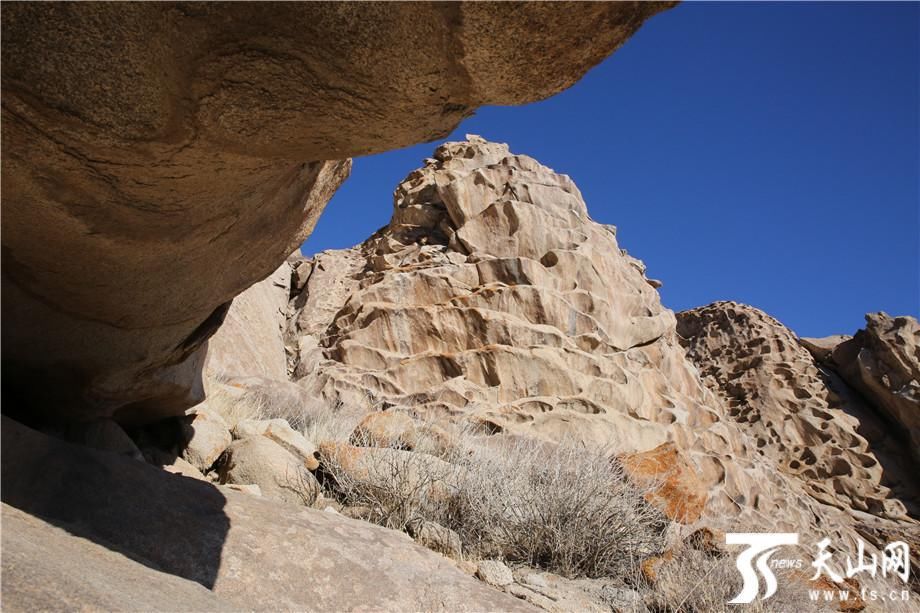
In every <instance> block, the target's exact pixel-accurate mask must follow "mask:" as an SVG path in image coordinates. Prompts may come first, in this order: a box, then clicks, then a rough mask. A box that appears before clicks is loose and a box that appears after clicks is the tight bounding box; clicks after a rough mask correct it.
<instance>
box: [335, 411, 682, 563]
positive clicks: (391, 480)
mask: <svg viewBox="0 0 920 613" xmlns="http://www.w3.org/2000/svg"><path fill="white" fill-rule="evenodd" d="M423 430H424V429H423ZM453 438H454V444H453V446H452V450H451V452H450V453H449V454H447V456H445V459H447V460H448V461H447V462H445V461H441V460H439V459H438V458H434V457H432V456H429V455H427V454H420V453H413V452H408V451H397V450H390V449H388V450H378V451H385V452H386V453H376V452H373V451H371V450H370V449H364V450H362V452H361V457H362V458H364V459H365V461H362V462H361V463H360V466H357V465H356V463H355V462H351V463H350V465H348V466H346V464H347V462H345V461H342V460H341V459H338V460H337V459H336V458H334V457H329V458H324V470H325V471H327V472H328V476H329V479H328V481H327V483H328V484H331V487H332V488H333V489H334V490H335V492H334V493H335V494H336V495H337V496H338V497H339V499H340V500H341V501H342V502H343V504H345V505H346V506H349V507H353V508H361V509H362V510H363V513H364V515H363V516H364V517H365V518H366V519H369V520H370V521H374V522H376V523H379V524H382V525H385V526H388V527H391V528H397V529H406V527H407V526H408V525H409V524H410V523H411V522H414V521H433V522H436V523H438V524H440V525H442V526H445V527H447V528H449V529H451V530H453V531H455V532H456V533H457V534H458V535H459V537H460V539H461V542H462V546H463V550H464V552H465V554H466V555H468V556H473V557H483V558H485V557H488V558H501V559H504V560H506V561H508V562H511V563H522V564H527V565H530V566H535V567H540V568H545V569H547V570H550V571H552V572H556V573H558V574H561V575H564V576H568V577H573V576H587V577H600V576H617V575H623V574H624V573H627V572H629V570H630V568H632V567H634V566H636V565H638V560H639V559H640V558H641V557H643V556H645V555H649V554H651V553H654V552H657V551H660V549H661V548H662V546H663V540H664V538H663V533H664V530H665V528H666V527H667V523H668V522H667V521H666V519H665V518H664V517H663V516H662V515H661V514H660V513H659V512H658V511H657V510H656V509H654V508H653V507H652V506H650V505H649V504H648V503H647V502H646V501H645V499H644V498H643V494H644V492H643V491H641V490H639V489H637V488H636V487H635V486H633V485H632V484H630V483H629V481H628V480H627V478H626V476H625V474H624V473H623V470H622V468H620V467H619V465H618V464H616V463H615V462H613V461H611V459H610V458H609V456H608V455H607V454H606V453H604V452H603V450H601V449H592V448H587V447H584V446H578V445H574V444H561V445H555V444H550V443H544V442H539V441H534V440H530V439H523V438H510V437H508V438H505V437H480V436H474V435H472V434H470V433H469V431H466V432H454V433H453Z"/></svg>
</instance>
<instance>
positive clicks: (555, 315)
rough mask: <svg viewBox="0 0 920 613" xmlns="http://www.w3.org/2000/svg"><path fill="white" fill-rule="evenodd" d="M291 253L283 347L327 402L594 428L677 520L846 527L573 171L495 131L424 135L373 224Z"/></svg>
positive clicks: (571, 433) (508, 431) (896, 512)
mask: <svg viewBox="0 0 920 613" xmlns="http://www.w3.org/2000/svg"><path fill="white" fill-rule="evenodd" d="M309 265H310V266H311V267H312V268H311V269H310V270H311V273H310V274H309V275H308V276H307V277H306V281H305V283H304V284H303V287H302V289H300V290H299V292H298V293H297V295H295V297H294V301H293V310H292V313H291V321H290V324H289V328H288V343H289V352H290V353H291V355H292V356H293V358H294V359H293V361H292V365H291V366H292V370H293V373H294V378H295V380H296V381H297V384H298V385H299V386H301V387H302V388H304V389H306V390H307V391H308V392H310V394H312V395H313V396H315V397H323V398H325V402H326V404H327V406H336V405H338V404H342V405H344V406H348V407H364V408H365V410H367V411H371V410H379V409H381V408H383V409H391V410H392V409H406V410H411V411H413V412H415V413H416V414H418V415H422V416H426V417H427V418H429V419H437V418H448V419H454V420H462V421H466V422H469V423H473V424H477V425H478V427H479V428H480V429H481V430H482V431H483V432H488V433H493V434H501V435H505V436H527V437H536V438H542V439H545V440H548V441H559V440H563V439H574V440H576V441H583V442H586V443H599V444H602V445H606V446H607V448H608V449H609V450H610V452H611V454H616V455H620V456H621V457H623V458H624V459H626V460H627V461H626V462H625V464H626V467H627V469H629V468H634V469H635V471H634V472H635V473H636V474H635V477H637V478H639V480H640V481H650V482H653V481H655V480H656V479H658V480H663V485H662V487H660V488H657V489H656V491H655V493H654V494H653V495H652V497H651V499H652V500H654V501H655V502H656V503H657V504H659V506H660V507H661V508H662V509H663V510H664V511H665V512H666V513H667V514H668V515H669V517H671V519H674V520H676V521H679V522H682V523H687V524H694V523H697V522H702V523H704V524H706V525H714V526H717V527H724V528H726V529H732V527H733V526H748V527H750V526H764V523H765V520H764V518H769V522H770V524H771V528H772V529H774V530H776V531H784V530H794V531H800V532H804V533H807V532H809V531H810V530H815V531H816V532H820V533H821V534H822V536H823V535H824V534H825V533H826V532H827V531H828V529H827V528H826V526H833V531H834V532H833V533H834V534H839V535H846V536H848V537H855V535H856V534H857V533H856V532H855V529H854V519H853V517H852V516H851V515H850V510H849V508H846V509H845V508H843V507H844V506H845V505H844V504H841V503H838V502H837V498H836V496H837V493H836V492H834V491H833V490H831V492H830V493H829V494H828V495H827V496H825V497H824V498H823V499H820V500H819V499H818V498H816V497H814V496H812V495H810V494H811V493H813V492H809V491H808V490H807V487H806V483H805V482H804V481H802V480H800V479H798V478H797V477H796V476H795V475H794V474H790V473H789V472H784V471H783V470H778V469H777V466H776V458H775V457H774V456H771V455H765V454H764V453H763V452H762V445H763V443H761V441H760V439H759V438H758V432H755V431H750V430H748V429H745V428H743V427H739V424H738V423H737V422H736V420H735V419H734V417H733V416H732V415H731V414H730V412H729V408H728V407H726V406H725V404H724V402H723V400H722V398H721V394H720V393H719V394H716V393H713V391H711V390H710V389H708V388H707V387H706V386H705V385H704V384H703V383H702V382H701V380H700V377H699V374H698V371H697V369H696V368H695V367H694V366H693V365H692V363H691V362H690V361H688V360H687V358H686V355H685V350H684V348H683V347H682V346H681V345H680V343H679V339H678V335H677V331H676V322H675V318H674V315H673V314H672V313H671V311H669V310H668V309H666V308H664V307H663V306H662V305H661V304H660V301H659V297H658V293H657V291H656V289H655V286H656V283H652V282H650V280H649V279H648V278H647V277H646V276H645V267H644V265H643V264H642V263H641V262H640V261H639V260H637V259H635V258H633V257H631V256H629V255H627V254H626V253H625V252H623V251H622V250H621V249H620V248H619V246H618V244H617V240H616V236H615V229H613V228H612V227H610V226H603V225H601V224H598V223H595V222H594V221H592V220H591V219H590V217H589V216H588V214H587V208H586V205H585V203H584V201H583V199H582V197H581V194H580V193H579V191H578V188H577V187H576V186H575V184H574V183H573V182H572V180H571V179H570V178H569V177H568V176H566V175H563V174H559V173H557V172H555V171H553V170H552V169H550V168H547V167H545V166H543V165H542V164H540V163H539V162H537V161H536V160H534V159H532V158H529V157H527V156H525V155H516V154H514V153H512V152H510V151H509V150H508V147H507V146H506V145H502V144H496V143H489V142H486V141H484V140H483V139H481V138H478V137H469V139H468V140H467V141H465V142H456V143H447V144H446V145H443V146H441V147H439V148H438V149H437V150H436V151H435V154H434V157H433V158H431V159H429V160H427V161H426V162H425V165H424V166H423V167H422V168H420V169H418V170H416V171H414V172H412V173H411V174H409V176H408V177H407V178H406V179H405V180H404V181H403V182H402V183H401V184H400V185H399V186H398V187H397V189H396V192H395V197H394V212H393V217H392V219H391V221H390V224H389V225H388V226H387V227H386V228H384V229H382V230H381V231H380V232H378V233H377V234H375V235H374V236H372V237H371V238H370V239H368V240H367V241H366V242H364V243H362V244H361V245H359V246H357V247H354V248H352V249H348V250H338V251H327V252H323V253H321V254H319V255H318V256H317V257H316V258H315V259H313V260H312V262H311V263H310V264H309ZM793 343H794V341H793ZM796 346H797V345H796ZM716 391H717V392H718V391H719V390H718V389H717V390H716ZM790 398H791V399H793V400H796V398H795V396H794V394H793V393H792V392H790ZM780 435H781V436H785V433H784V432H780ZM765 440H766V439H765ZM795 440H796V438H795V435H793V434H790V435H789V438H788V440H785V439H783V442H782V444H783V445H788V446H789V447H790V448H792V447H793V446H794V445H797V444H798V443H796V442H794V441H795ZM865 452H866V449H865V445H863V447H862V448H861V450H860V449H854V450H853V452H852V453H853V454H857V453H862V454H863V455H865ZM635 454H638V455H635ZM630 457H635V458H636V460H635V461H634V462H629V461H628V459H629V458H630ZM853 461H854V462H856V463H857V464H856V466H858V467H859V471H861V472H858V479H861V478H863V472H865V473H866V475H865V478H866V479H870V478H875V479H876V481H875V483H876V486H877V490H878V491H874V490H872V487H871V486H864V485H859V487H858V488H857V489H858V490H859V491H858V492H857V493H854V494H853V499H859V500H862V502H861V504H862V506H861V507H859V508H864V509H867V510H868V511H869V513H874V512H878V513H880V514H881V515H885V513H888V512H889V506H890V513H891V514H892V517H894V516H897V517H901V515H902V514H903V508H902V507H899V506H898V505H897V503H896V501H892V500H889V499H888V498H887V488H886V487H885V486H882V485H880V484H879V483H878V479H879V469H878V468H877V466H876V468H875V470H874V472H873V470H872V467H871V466H870V465H869V464H870V461H869V460H868V459H863V457H862V455H861V456H860V457H859V458H857V457H855V456H854V457H853ZM828 462H829V463H832V462H831V460H828ZM864 464H865V466H864ZM834 466H836V465H834ZM802 470H805V467H804V466H803V467H802ZM650 473H654V474H650ZM858 479H853V481H852V483H853V484H855V483H861V482H859V480H858ZM828 487H831V488H832V487H833V486H832V485H831V486H828ZM853 487H856V486H855V485H854V486H853ZM865 488H868V489H865ZM857 494H858V496H857ZM828 501H830V503H828ZM886 505H887V506H886ZM867 516H868V517H869V518H870V519H872V520H873V521H875V520H878V521H882V520H881V519H878V518H877V517H875V516H872V515H869V514H868V513H867ZM885 516H886V517H887V515H885ZM816 518H819V519H816ZM818 522H820V523H821V528H820V530H818V529H817V528H816V526H817V524H818ZM819 538H821V537H819Z"/></svg>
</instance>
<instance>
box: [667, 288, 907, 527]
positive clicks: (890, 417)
mask: <svg viewBox="0 0 920 613" xmlns="http://www.w3.org/2000/svg"><path fill="white" fill-rule="evenodd" d="M677 320H678V326H677V330H678V333H679V335H680V338H681V341H682V342H683V344H684V345H685V346H686V347H687V356H688V358H689V359H690V360H691V361H692V362H694V363H695V364H696V365H697V367H698V368H699V369H700V375H701V377H702V378H703V381H704V382H705V383H706V384H707V386H708V387H710V388H711V389H712V390H713V391H714V392H715V393H716V394H717V395H718V396H720V397H721V399H722V401H723V402H724V406H725V408H726V412H725V414H724V417H725V418H726V419H727V420H729V421H731V422H733V423H734V424H736V427H737V428H739V429H741V430H742V431H743V432H745V433H746V434H747V435H748V436H750V437H751V438H752V439H753V440H754V442H755V448H756V451H757V453H759V454H762V455H763V456H764V457H765V458H768V460H769V461H770V462H771V463H772V464H773V466H775V467H776V469H777V470H778V471H780V472H782V473H783V474H785V475H788V476H789V477H792V478H794V479H796V480H797V481H798V482H799V483H800V484H801V485H802V486H803V487H804V489H805V491H806V492H808V494H809V495H810V496H811V497H812V498H814V499H815V500H817V501H820V502H821V503H822V505H826V506H831V507H835V508H838V509H840V510H842V511H844V512H845V513H847V514H848V515H850V516H851V523H852V525H853V526H854V529H855V530H856V531H857V532H858V533H859V534H860V535H861V536H863V537H864V538H867V539H868V540H870V541H871V542H875V543H877V544H878V543H881V542H887V541H890V540H894V538H895V537H897V538H907V539H908V540H910V541H911V542H913V543H914V544H917V545H920V527H918V524H917V523H916V521H915V520H916V518H917V517H920V487H918V485H917V479H916V458H914V459H913V460H912V458H911V455H912V454H914V455H916V449H917V447H916V445H917V443H916V438H915V437H916V436H917V432H918V430H917V427H916V425H915V424H916V423H917V422H916V421H914V422H913V424H912V422H911V421H910V420H911V419H916V416H917V415H918V414H920V396H918V395H917V390H918V381H920V379H918V375H920V368H918V365H920V364H918V359H917V358H918V355H920V353H918V347H920V326H918V324H917V321H916V320H915V319H912V318H909V317H898V318H891V317H889V316H887V315H885V314H884V313H880V314H870V315H867V316H866V321H867V323H868V326H867V328H866V330H861V331H859V332H858V333H857V334H856V336H855V337H854V338H853V339H848V337H833V338H831V339H829V340H821V339H809V340H804V341H800V340H799V339H798V338H797V337H796V336H795V334H793V333H792V332H791V331H790V330H789V329H788V328H786V327H785V326H784V325H783V324H781V323H780V322H778V321H777V320H776V319H774V318H772V317H770V316H769V315H767V314H766V313H764V312H762V311H760V310H758V309H755V308H753V307H750V306H747V305H743V304H738V303H734V302H716V303H713V304H710V305H707V306H705V307H700V308H697V309H692V310H689V311H684V312H682V313H679V314H678V316H677ZM835 360H839V364H838V363H837V362H835ZM911 517H912V518H913V519H911Z"/></svg>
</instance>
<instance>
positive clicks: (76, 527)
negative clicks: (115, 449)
mask: <svg viewBox="0 0 920 613" xmlns="http://www.w3.org/2000/svg"><path fill="white" fill-rule="evenodd" d="M2 434H3V441H2V453H3V458H2V465H0V466H2V471H3V473H2V479H3V489H2V496H3V502H4V503H6V505H10V506H11V507H15V508H16V509H18V510H19V511H22V512H24V513H28V514H30V515H33V516H36V517H40V518H42V520H43V521H44V522H48V523H51V524H53V525H55V526H57V527H58V528H60V529H62V530H66V532H68V533H70V534H71V535H74V536H75V537H82V539H87V540H88V541H92V543H96V544H98V545H101V546H102V547H104V548H105V549H107V550H110V551H109V552H106V551H104V550H102V549H101V547H96V546H94V545H92V543H86V542H85V541H82V540H79V539H75V538H74V536H67V535H66V534H64V533H63V532H62V531H61V530H58V529H52V530H44V529H42V528H41V522H40V521H38V520H35V519H33V518H29V517H25V516H23V514H22V513H19V512H18V511H16V510H15V509H14V510H13V511H12V512H8V510H7V507H6V505H4V517H3V520H4V522H6V521H7V518H8V517H11V518H12V519H13V522H14V523H11V524H10V525H7V524H6V523H4V530H3V532H4V535H3V536H4V543H3V546H4V549H3V581H4V585H3V592H4V593H3V596H4V603H3V604H4V609H6V608H10V609H11V610H23V609H31V608H32V605H37V606H40V607H51V608H56V605H57V604H59V603H70V604H77V605H83V604H86V603H94V602H96V603H100V606H102V605H105V606H103V608H107V607H108V608H116V609H125V608H140V609H170V610H175V609H183V610H214V609H221V610H223V609H225V608H241V609H244V610H273V611H278V610H300V611H305V610H311V611H344V610H353V609H357V608H363V609H365V610H388V611H397V610H398V611H408V610H411V611H416V610H446V611H468V610H478V611H481V610H505V611H527V610H531V609H530V608H529V607H528V606H527V605H526V604H525V603H522V602H521V601H518V600H516V599H515V598H513V597H510V596H507V595H505V594H502V593H500V592H497V591H495V590H492V589H490V588H488V587H487V586H485V585H483V584H481V583H479V582H478V581H476V580H474V579H472V578H470V577H468V576H466V575H464V574H463V573H462V572H461V571H460V570H458V569H457V568H456V567H455V566H453V564H452V563H450V562H449V561H448V560H447V559H445V558H443V557H441V556H439V555H438V554H435V553H433V552H430V551H428V550H426V549H423V548H422V547H420V546H418V545H416V544H414V543H413V542H412V540H411V539H410V538H409V537H408V536H406V535H404V534H402V533H398V532H394V531H391V530H386V529H384V528H380V527H378V526H374V525H371V524H367V523H363V522H358V521H354V520H349V519H346V518H344V517H342V516H340V515H336V514H332V513H324V512H321V511H317V510H313V509H307V508H305V507H302V506H296V505H286V504H281V503H277V502H272V501H268V500H262V499H260V498H257V497H254V496H250V495H247V494H243V493H237V492H232V491H227V490H218V489H217V488H216V487H215V486H213V485H211V484H208V483H205V482H202V481H198V480H196V479H189V478H186V477H181V476H178V475H173V474H169V473H167V472H165V471H162V470H160V469H157V468H154V467H152V466H149V465H147V464H145V463H143V462H139V461H136V460H132V459H130V458H125V457H122V456H118V455H116V454H111V453H104V452H99V451H95V450H92V449H88V448H83V447H76V446H73V445H70V444H68V443H63V442H61V441H58V440H55V439H51V438H49V437H47V436H45V435H42V434H40V433H38V432H35V431H34V430H30V429H28V428H25V427H24V426H22V425H20V424H18V423H16V422H14V421H12V420H9V419H6V418H4V420H3V426H2ZM20 527H24V528H23V529H27V530H28V533H27V534H28V535H32V536H33V537H34V538H28V539H27V538H26V536H27V534H22V535H19V534H13V535H8V531H9V530H10V529H13V530H16V529H18V528H20ZM8 547H9V548H8ZM56 550H58V551H61V552H62V553H63V554H65V555H67V556H69V557H68V558H67V563H68V566H69V567H72V568H83V567H84V566H86V567H88V568H90V569H94V570H95V569H100V572H101V570H103V569H109V570H111V571H112V572H113V573H114V574H113V577H112V581H113V582H114V583H112V584H108V585H110V586H114V587H117V586H118V585H122V582H123V581H127V580H128V579H132V580H134V579H136V580H137V581H138V583H137V584H136V585H133V586H128V587H126V588H125V590H126V592H125V593H122V594H113V595H106V594H99V593H98V590H94V587H93V585H92V584H89V585H85V584H84V585H82V586H79V587H80V589H79V590H78V591H77V592H74V593H64V594H60V593H58V592H57V590H58V589H59V588H60V589H70V588H69V587H68V586H71V585H72V583H71V582H72V581H73V580H74V575H73V574H72V572H69V571H68V572H65V573H63V574H60V575H58V574H57V572H58V569H59V567H60V561H59V560H57V559H55V558H54V557H53V556H51V555H50V553H51V552H54V551H56ZM115 552H117V553H115ZM123 556H124V557H123ZM23 559H27V560H28V562H27V564H28V565H27V568H28V569H29V570H30V572H31V573H34V574H30V575H28V576H24V575H23V574H22V567H18V568H17V567H16V566H15V564H17V563H18V562H19V561H21V560H23ZM141 565H143V566H145V567H147V568H143V567H141ZM162 573H168V574H169V575H175V576H177V577H181V578H183V579H185V580H188V581H189V582H196V583H198V584H201V585H203V586H205V587H207V588H210V589H211V590H212V592H213V594H212V595H213V596H216V597H214V598H213V599H211V600H209V599H208V593H207V592H205V591H204V590H203V589H202V590H197V589H195V588H194V584H190V583H188V582H185V583H183V582H182V581H181V580H177V579H176V577H169V576H166V577H164V576H163V575H162ZM49 575H54V577H55V579H54V582H53V583H52V584H51V585H50V586H38V585H35V584H34V577H36V576H37V577H42V576H49ZM80 576H81V577H85V575H84V574H83V573H81V575H80ZM144 585H146V586H155V587H157V588H158V589H163V590H177V591H176V593H175V594H174V596H175V597H176V598H184V597H186V596H188V600H187V601H185V600H183V601H181V603H182V606H176V607H170V606H168V601H162V602H159V603H156V604H155V605H154V606H142V605H143V604H144V600H143V596H141V595H138V596H137V597H136V599H135V600H130V598H129V596H128V594H129V593H130V592H131V591H132V590H136V589H138V587H139V586H144ZM179 590H181V591H179ZM132 602H133V603H136V604H137V607H133V606H131V603H132ZM208 603H213V604H208ZM223 603H226V606H224V604H223Z"/></svg>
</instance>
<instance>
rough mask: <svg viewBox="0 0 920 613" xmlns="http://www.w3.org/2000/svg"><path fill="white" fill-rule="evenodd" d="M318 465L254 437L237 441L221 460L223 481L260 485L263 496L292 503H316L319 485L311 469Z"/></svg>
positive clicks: (267, 439)
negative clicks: (309, 467) (310, 466)
mask: <svg viewBox="0 0 920 613" xmlns="http://www.w3.org/2000/svg"><path fill="white" fill-rule="evenodd" d="M308 465H313V466H315V465H316V460H315V459H314V458H313V457H310V458H309V460H305V459H304V458H302V457H300V456H298V455H295V454H294V453H291V452H290V451H289V450H287V449H285V448H284V447H282V446H281V445H279V444H278V443H276V442H275V441H273V440H271V439H269V438H266V437H263V436H252V437H249V438H245V439H241V440H237V441H234V442H233V443H232V444H231V445H230V446H229V447H228V448H227V451H226V453H225V454H224V456H223V457H222V458H221V466H220V468H219V474H220V482H221V483H232V484H238V485H246V484H254V485H258V486H259V489H260V490H261V492H262V494H263V495H265V496H267V497H269V498H272V499H274V500H281V501H284V502H289V503H292V504H307V505H310V504H313V502H314V501H315V500H316V497H317V496H318V494H319V484H318V483H317V482H316V478H315V477H314V476H313V474H312V473H311V472H310V471H309V470H308Z"/></svg>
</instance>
